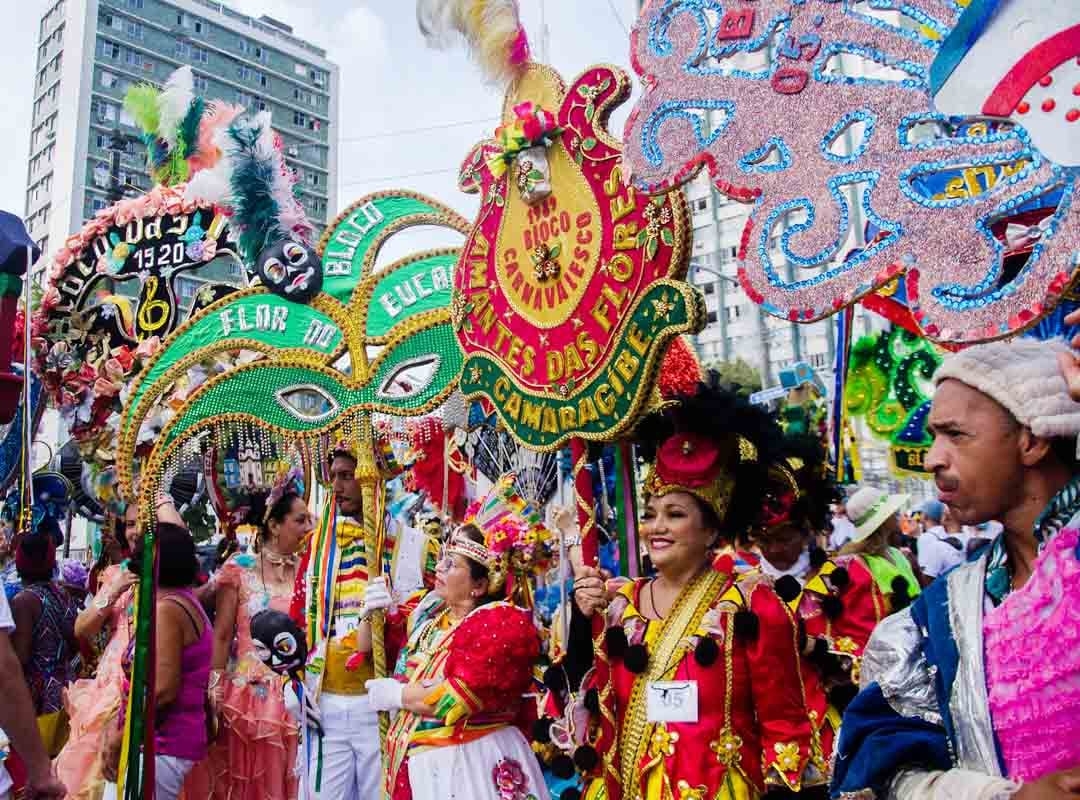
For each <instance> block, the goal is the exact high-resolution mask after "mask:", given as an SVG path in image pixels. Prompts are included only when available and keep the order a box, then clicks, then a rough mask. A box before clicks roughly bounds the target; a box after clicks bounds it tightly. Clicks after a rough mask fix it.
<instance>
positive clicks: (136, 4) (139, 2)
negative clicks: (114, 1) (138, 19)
mask: <svg viewBox="0 0 1080 800" xmlns="http://www.w3.org/2000/svg"><path fill="white" fill-rule="evenodd" d="M123 3H124V5H125V6H127V7H128V8H142V7H143V0H123Z"/></svg>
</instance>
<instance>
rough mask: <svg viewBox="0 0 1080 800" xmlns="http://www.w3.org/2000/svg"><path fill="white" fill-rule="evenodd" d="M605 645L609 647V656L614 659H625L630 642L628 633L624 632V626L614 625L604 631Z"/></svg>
mask: <svg viewBox="0 0 1080 800" xmlns="http://www.w3.org/2000/svg"><path fill="white" fill-rule="evenodd" d="M604 644H605V646H606V647H607V651H608V655H609V656H611V657H612V658H622V657H623V654H624V653H626V648H627V646H628V645H629V642H627V641H626V631H624V630H623V627H622V625H612V626H611V627H610V628H608V629H607V630H606V631H604Z"/></svg>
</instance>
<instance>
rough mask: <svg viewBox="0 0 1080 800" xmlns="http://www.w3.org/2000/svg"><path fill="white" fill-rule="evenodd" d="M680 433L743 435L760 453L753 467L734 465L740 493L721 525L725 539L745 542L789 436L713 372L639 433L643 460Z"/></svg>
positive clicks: (650, 417)
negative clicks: (770, 470) (770, 472)
mask: <svg viewBox="0 0 1080 800" xmlns="http://www.w3.org/2000/svg"><path fill="white" fill-rule="evenodd" d="M676 433H692V434H695V435H698V436H702V437H705V438H709V439H713V440H715V441H726V440H730V439H731V438H732V436H733V435H738V436H742V437H743V438H745V439H747V440H748V441H749V442H751V443H752V444H753V445H754V447H755V448H756V449H757V458H756V459H755V460H753V461H746V460H741V459H738V458H734V459H733V462H732V466H731V469H732V471H733V473H734V479H735V490H734V492H733V495H732V498H731V503H730V505H729V506H728V509H727V513H726V515H725V517H724V519H722V520H716V522H717V523H718V524H717V525H716V527H717V529H718V530H720V531H722V532H723V535H724V537H725V538H728V539H735V538H738V537H741V536H742V535H744V534H745V532H746V531H747V530H748V529H749V528H750V526H752V525H753V524H754V523H755V522H756V521H757V519H758V516H759V514H760V507H761V497H762V495H763V493H764V490H765V487H766V482H767V477H768V466H769V464H771V463H774V462H775V460H776V459H777V458H778V457H779V454H780V452H781V448H782V446H783V441H784V439H783V432H782V431H781V429H780V425H779V423H778V422H777V420H776V417H775V416H774V415H772V414H770V413H769V412H768V411H767V410H765V409H764V408H763V407H761V406H756V405H752V404H751V403H750V402H749V401H748V400H746V399H745V398H744V397H741V396H739V395H738V394H736V393H735V392H734V391H733V390H731V389H730V388H728V387H727V386H725V385H723V384H722V382H721V379H720V376H719V374H718V373H716V372H715V371H712V370H710V371H709V373H708V374H707V375H706V376H705V380H704V381H703V382H702V383H699V384H698V387H697V390H696V391H695V392H694V394H692V395H683V396H681V397H679V398H677V399H676V400H675V402H673V403H671V404H669V405H667V406H666V407H665V408H663V409H662V410H661V411H658V412H654V413H652V414H649V415H647V416H646V417H645V418H644V419H642V421H641V422H640V423H639V424H638V426H637V430H636V431H635V438H636V440H637V442H638V454H639V455H640V456H641V458H642V459H644V460H645V461H646V462H649V463H651V462H652V461H653V460H654V459H655V458H656V452H657V450H658V449H659V447H660V445H661V444H663V443H664V442H665V441H667V439H668V438H670V437H671V436H673V435H674V434H676Z"/></svg>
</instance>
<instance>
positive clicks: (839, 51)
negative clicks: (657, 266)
mask: <svg viewBox="0 0 1080 800" xmlns="http://www.w3.org/2000/svg"><path fill="white" fill-rule="evenodd" d="M995 8H996V9H999V11H1000V13H999V14H998V16H997V17H995V16H992V15H990V14H989V12H990V11H992V10H993V9H995ZM896 14H897V15H898V16H899V17H900V19H899V21H897V20H893V19H884V18H879V17H878V16H873V15H871V14H869V13H866V11H865V9H863V8H862V7H861V6H859V5H858V4H855V5H852V4H843V3H803V2H795V0H728V1H727V2H723V3H703V2H700V1H699V0H650V2H647V3H646V4H645V7H644V9H643V10H642V13H641V16H640V18H639V20H638V22H637V23H636V25H635V28H634V32H633V36H632V45H631V49H632V53H631V58H632V61H633V65H634V69H635V70H636V71H637V72H638V74H639V75H640V76H641V79H642V82H643V85H644V92H643V94H642V96H641V98H640V100H639V101H638V104H637V106H636V108H635V109H634V111H633V112H632V114H631V116H630V118H629V120H628V122H627V127H626V134H625V137H624V139H625V141H626V154H625V160H626V164H627V171H628V172H629V173H630V177H631V178H632V180H633V183H634V185H635V186H637V187H638V188H639V189H645V190H647V191H659V190H665V189H668V188H670V187H673V186H677V185H678V184H680V183H682V182H684V181H686V180H689V179H690V178H692V177H693V176H694V174H695V173H697V172H698V171H699V170H700V169H702V168H707V169H708V171H709V172H710V174H711V177H712V179H713V182H714V183H715V184H716V186H717V187H718V188H719V189H720V190H721V191H723V192H724V193H725V194H727V195H728V196H729V197H732V198H735V199H738V200H742V201H745V202H748V203H752V204H753V208H752V212H751V216H750V218H749V220H748V222H747V225H746V228H745V230H744V233H743V242H742V247H741V252H740V262H741V263H740V271H739V277H740V281H741V283H742V284H743V287H744V288H745V290H746V291H747V294H748V295H749V296H750V297H751V298H752V299H753V300H754V301H755V302H756V303H758V304H759V305H761V306H762V307H763V308H764V309H765V310H766V311H768V312H770V313H772V314H775V315H778V316H781V317H784V318H787V319H790V320H793V321H797V322H810V321H813V320H817V319H821V318H823V317H826V316H828V315H830V314H833V313H835V312H836V311H838V310H839V309H841V308H843V307H845V306H848V305H851V304H853V303H855V302H857V301H859V300H860V299H861V298H863V297H865V296H867V295H871V294H872V293H874V292H876V291H877V290H878V289H880V288H881V287H882V286H885V285H886V284H888V283H889V282H890V281H892V280H894V279H895V278H896V277H897V276H899V275H903V276H904V277H905V279H906V290H907V301H908V304H909V306H910V311H911V314H912V316H913V318H914V320H915V322H916V324H917V325H918V328H919V330H920V331H921V332H922V333H923V334H924V335H925V336H927V337H928V338H930V339H932V340H934V341H937V342H940V343H956V344H964V343H970V342H974V341H981V340H987V339H995V338H1001V337H1006V336H1010V335H1013V334H1015V333H1018V332H1020V331H1022V330H1024V329H1026V328H1028V327H1030V326H1032V325H1034V324H1035V323H1037V321H1038V320H1039V318H1040V317H1041V316H1043V315H1044V314H1045V313H1047V312H1048V311H1050V310H1051V309H1052V308H1053V307H1054V305H1055V304H1056V303H1057V302H1058V301H1059V299H1060V297H1061V295H1062V294H1063V292H1064V291H1065V290H1066V289H1067V288H1068V286H1069V284H1070V282H1071V281H1072V279H1073V276H1074V271H1075V269H1076V266H1077V263H1078V255H1080V224H1077V215H1078V214H1080V206H1078V204H1077V203H1076V202H1075V200H1076V194H1077V192H1078V191H1080V187H1078V186H1077V183H1076V181H1075V179H1074V176H1073V173H1072V167H1073V166H1074V165H1075V163H1076V162H1075V159H1074V158H1073V157H1072V155H1071V154H1070V152H1069V151H1068V150H1066V149H1064V148H1063V147H1061V146H1059V144H1058V143H1059V142H1069V143H1070V144H1071V146H1073V147H1075V142H1074V140H1075V137H1072V138H1071V139H1070V138H1068V130H1070V129H1071V126H1072V124H1073V123H1074V122H1075V120H1072V117H1077V118H1080V109H1078V110H1076V111H1075V112H1073V111H1070V110H1068V109H1071V107H1072V103H1071V100H1070V97H1071V88H1072V86H1073V84H1074V83H1076V80H1073V79H1069V78H1068V77H1067V75H1068V74H1071V72H1070V71H1072V70H1075V69H1076V67H1075V64H1074V61H1075V57H1076V55H1077V52H1076V46H1075V45H1076V42H1077V41H1078V40H1080V37H1078V35H1077V34H1076V28H1075V27H1071V26H1075V24H1076V23H1077V21H1078V17H1077V12H1076V11H1075V9H1074V8H1073V6H1072V5H1071V4H1057V5H1056V6H1055V5H1054V4H1051V3H1049V2H1043V1H1040V2H1019V0H1000V2H988V1H987V2H975V1H974V0H973V2H971V3H970V4H968V7H967V8H966V9H965V8H964V7H963V5H962V4H958V3H941V2H938V1H937V0H913V2H910V3H906V4H904V5H903V6H902V7H898V8H897V9H896ZM1028 16H1030V17H1031V18H1032V19H1033V20H1038V22H1037V23H1035V22H1033V23H1032V24H1031V25H1027V26H1025V27H1024V30H1025V35H1024V37H1023V41H1024V43H1025V46H1026V48H1027V49H1026V50H1021V51H1018V50H1017V48H1015V47H1014V46H1012V45H1011V44H1010V46H1009V47H1003V46H1001V45H1000V43H999V44H995V41H996V38H995V37H996V36H997V35H998V34H999V33H1000V30H1001V29H1004V30H1012V27H1010V26H1009V25H1008V24H1005V23H1004V22H998V20H999V18H1004V17H1007V18H1008V19H1012V20H1014V22H1018V21H1019V20H1021V18H1023V19H1027V17H1028ZM999 26H1000V29H999ZM778 30H779V31H781V33H780V34H775V32H776V31H778ZM774 34H775V35H774ZM957 43H962V47H961V48H960V50H961V51H962V54H961V57H959V58H957V57H956V52H957V51H956V50H955V46H956V45H957ZM774 45H775V46H774ZM950 53H952V55H950ZM1017 55H1019V58H1017ZM841 56H842V57H843V60H844V65H845V66H848V67H850V66H852V65H854V64H856V63H858V64H860V65H861V66H863V67H865V69H862V70H861V71H860V72H859V73H858V74H857V75H856V74H844V73H843V72H841V71H840V69H839V59H840V57H841ZM950 58H952V59H953V61H952V62H951V63H950V65H949V68H948V69H944V67H943V66H942V65H943V64H946V63H947V61H948V59H950ZM994 59H997V61H995V60H994ZM983 63H986V64H988V68H987V69H986V70H982V69H981V67H980V65H981V64H983ZM754 65H756V66H754ZM989 67H992V68H989ZM1059 72H1060V74H1059ZM945 73H947V75H948V77H947V79H941V78H939V75H944V74H945ZM971 75H974V76H977V77H978V80H977V82H976V84H977V85H978V86H979V87H981V88H982V89H984V90H985V91H981V93H980V92H976V91H972V90H970V89H968V88H964V87H965V86H968V81H969V77H968V76H971ZM976 84H971V85H976ZM998 84H1001V87H1000V88H999V87H998ZM1006 87H1007V88H1006ZM1049 90H1052V91H1055V92H1057V94H1058V96H1057V98H1056V99H1055V98H1053V97H1052V96H1050V95H1049V94H1048V91H1049ZM1062 92H1064V94H1062ZM935 93H936V97H935ZM1013 95H1016V97H1015V99H1014V100H1013V101H1012V105H1011V106H1010V107H1009V108H1005V105H1007V104H1002V103H1000V102H998V101H1000V100H1001V99H1002V98H1003V97H1006V96H1007V97H1013ZM1028 95H1030V98H1028ZM1036 96H1037V97H1036ZM953 97H956V98H959V99H962V100H966V101H968V105H970V104H971V103H974V104H975V106H974V107H972V108H969V107H967V105H960V104H956V105H953V104H952V102H951V98H953ZM990 100H992V101H993V102H990V104H989V105H986V103H987V102H988V101H990ZM1034 100H1037V101H1038V105H1037V106H1031V103H1032V102H1033V101H1034ZM1021 102H1024V105H1023V106H1021V105H1020V103H1021ZM935 103H936V107H935ZM943 104H944V105H943ZM1058 104H1060V105H1061V107H1062V111H1061V112H1058V113H1052V112H1055V110H1056V109H1057V105H1058ZM946 105H947V106H948V108H946V107H945V106H946ZM999 105H1000V107H999ZM1029 106H1031V107H1030V108H1029ZM1066 107H1068V109H1066ZM1043 108H1046V109H1048V110H1046V111H1044V110H1043ZM1014 109H1015V111H1016V113H1015V114H1013V110H1014ZM1021 109H1024V110H1025V113H1021ZM942 112H948V113H956V112H961V113H969V114H970V113H973V114H976V115H980V116H983V115H986V114H987V113H989V112H992V113H993V114H995V115H999V116H1002V117H1008V118H1009V121H1010V122H1011V123H1013V124H1011V125H997V126H991V129H990V130H987V131H984V132H982V133H980V132H979V131H977V130H974V129H969V130H963V129H960V130H957V129H955V128H954V127H953V126H952V125H951V124H947V123H948V120H947V118H946V116H945V114H944V113H942ZM1040 115H1042V116H1040ZM1051 117H1053V120H1052V121H1051V119H1050V118H1051ZM1028 125H1031V126H1032V127H1031V128H1030V130H1029V128H1028V127H1027V126H1028ZM1054 126H1057V127H1056V128H1054V130H1055V131H1058V132H1060V133H1062V134H1063V135H1064V137H1066V138H1064V139H1062V138H1061V136H1059V135H1058V133H1054V132H1051V128H1053V127H1054ZM1018 165H1020V166H1018ZM969 168H974V169H975V170H979V169H982V168H989V169H990V170H992V171H994V172H995V181H994V185H993V186H992V187H990V188H989V189H988V190H986V191H982V192H978V193H971V192H965V193H955V194H957V195H958V196H940V195H941V193H940V192H931V191H928V190H927V187H925V186H922V185H920V183H921V182H922V181H923V179H924V178H925V177H926V176H933V175H938V174H942V173H950V174H952V175H953V176H955V174H956V173H957V172H962V171H963V170H965V169H969ZM998 177H1000V179H998ZM1055 193H1060V194H1061V199H1060V202H1058V203H1055V204H1053V205H1051V206H1050V208H1049V211H1050V213H1049V216H1048V217H1047V221H1046V222H1045V223H1042V224H1041V225H1040V231H1039V234H1038V243H1037V244H1036V245H1035V246H1034V248H1033V250H1032V252H1031V254H1030V256H1029V257H1028V258H1027V260H1026V263H1025V264H1024V266H1023V268H1022V269H1021V270H1019V271H1018V272H1013V273H1010V272H1009V271H1008V270H1006V269H1005V268H1004V266H1003V261H1004V258H1005V255H1006V245H1005V244H1004V243H1003V242H1002V241H1000V240H999V239H998V238H997V237H996V236H995V235H994V234H993V232H992V229H993V228H994V226H995V225H997V224H998V223H999V222H1000V221H1001V220H1006V219H1008V218H1009V217H1011V216H1014V215H1015V213H1016V212H1017V210H1018V209H1024V208H1030V207H1031V206H1032V204H1033V203H1034V204H1035V205H1043V206H1044V207H1045V206H1046V205H1047V203H1046V200H1047V198H1048V197H1051V196H1052V195H1054V194H1055ZM854 202H857V203H858V204H859V205H860V206H861V208H860V210H859V212H858V213H856V212H855V211H854V210H853V209H852V208H851V206H852V203H854ZM859 217H861V218H862V219H864V220H868V221H869V222H870V223H871V224H872V225H873V226H874V227H875V228H876V229H877V230H878V231H880V235H878V236H877V237H875V238H874V240H873V241H872V242H871V244H869V245H867V246H865V247H863V248H861V249H859V250H858V251H857V252H855V253H853V254H852V255H851V256H850V257H849V258H847V259H846V260H845V259H844V257H843V255H844V253H846V252H847V249H848V247H849V246H850V242H851V240H852V239H853V238H854V236H855V234H856V231H853V221H854V220H855V219H857V218H859Z"/></svg>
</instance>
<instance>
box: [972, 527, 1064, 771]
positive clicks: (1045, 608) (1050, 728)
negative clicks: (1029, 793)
mask: <svg viewBox="0 0 1080 800" xmlns="http://www.w3.org/2000/svg"><path fill="white" fill-rule="evenodd" d="M1078 540H1080V531H1076V530H1064V531H1062V532H1061V533H1059V534H1058V535H1057V536H1056V537H1054V539H1053V540H1052V541H1051V542H1050V544H1049V545H1048V546H1047V547H1046V549H1045V550H1044V551H1043V553H1042V555H1041V556H1039V559H1038V561H1037V562H1036V566H1035V571H1034V573H1033V574H1032V576H1031V578H1030V579H1029V580H1028V583H1027V585H1026V586H1024V588H1023V589H1021V590H1019V591H1016V592H1013V593H1012V594H1011V595H1009V597H1008V598H1006V600H1005V602H1004V603H1002V604H1001V605H1000V606H999V607H998V608H996V609H994V610H993V611H991V612H990V613H989V614H987V615H986V620H985V623H984V635H985V639H986V675H987V683H988V684H989V688H990V714H991V717H992V719H993V721H994V731H995V732H996V733H997V737H998V741H999V742H1000V745H1001V751H1002V754H1003V756H1004V758H1005V767H1006V770H1007V772H1008V776H1009V777H1010V778H1013V779H1018V778H1019V779H1023V780H1035V779H1037V778H1040V777H1042V776H1043V775H1046V774H1048V773H1051V772H1055V771H1057V770H1061V769H1068V768H1071V767H1075V766H1076V765H1077V764H1080V560H1078V559H1077V553H1076V548H1077V541H1078Z"/></svg>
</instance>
